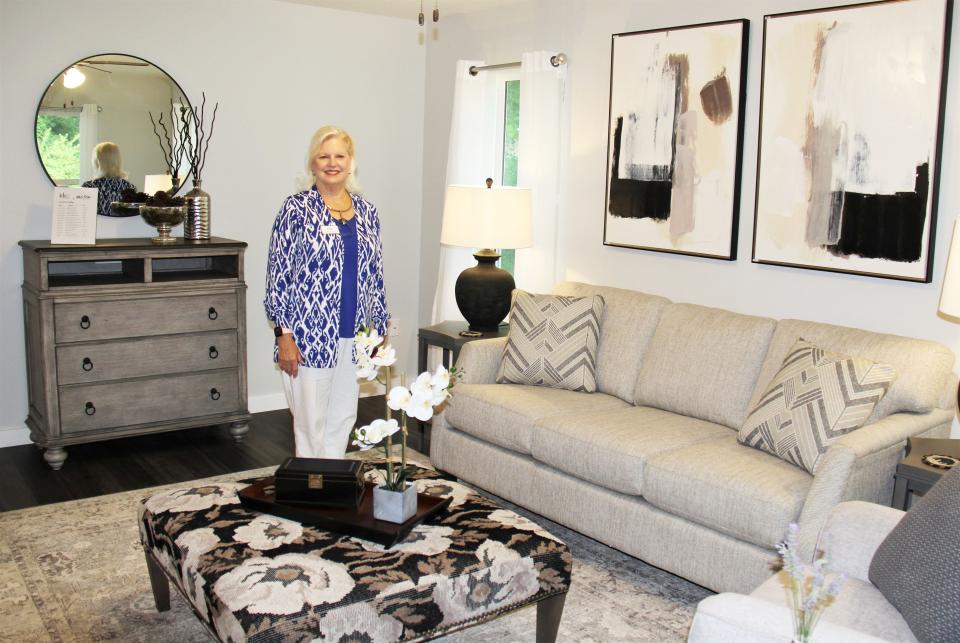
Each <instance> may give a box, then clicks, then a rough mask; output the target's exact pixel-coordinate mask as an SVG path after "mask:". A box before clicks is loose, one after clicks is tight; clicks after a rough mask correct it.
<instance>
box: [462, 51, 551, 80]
mask: <svg viewBox="0 0 960 643" xmlns="http://www.w3.org/2000/svg"><path fill="white" fill-rule="evenodd" d="M566 62H567V55H566V54H564V53H559V54H556V55H554V56H550V64H551V65H553V66H554V67H559V66H560V65H565V64H566ZM519 66H520V62H519V61H518V62H515V63H500V64H499V65H483V66H481V67H477V66H476V65H471V66H470V75H471V76H476V75H477V73H478V72H481V71H487V70H488V69H506V68H507V67H519Z"/></svg>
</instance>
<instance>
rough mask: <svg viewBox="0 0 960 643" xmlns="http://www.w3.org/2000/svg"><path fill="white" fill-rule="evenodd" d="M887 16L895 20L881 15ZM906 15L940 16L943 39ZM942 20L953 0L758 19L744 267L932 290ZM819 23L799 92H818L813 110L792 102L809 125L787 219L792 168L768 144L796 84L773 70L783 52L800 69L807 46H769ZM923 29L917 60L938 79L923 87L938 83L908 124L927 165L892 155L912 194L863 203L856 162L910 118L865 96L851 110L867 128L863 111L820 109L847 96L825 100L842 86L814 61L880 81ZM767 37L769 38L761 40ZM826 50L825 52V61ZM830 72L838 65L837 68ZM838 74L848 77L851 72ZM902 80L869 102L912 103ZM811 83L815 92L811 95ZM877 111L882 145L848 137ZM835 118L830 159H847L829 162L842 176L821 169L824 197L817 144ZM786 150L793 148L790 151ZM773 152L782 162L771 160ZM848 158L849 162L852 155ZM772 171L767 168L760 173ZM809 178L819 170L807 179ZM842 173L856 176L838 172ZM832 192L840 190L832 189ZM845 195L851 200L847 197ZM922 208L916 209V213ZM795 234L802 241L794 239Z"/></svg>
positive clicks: (942, 98) (903, 1) (945, 29)
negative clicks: (800, 190) (797, 199)
mask: <svg viewBox="0 0 960 643" xmlns="http://www.w3.org/2000/svg"><path fill="white" fill-rule="evenodd" d="M885 10H886V11H893V12H896V13H895V14H894V13H890V14H889V15H887V13H885ZM911 10H912V11H916V12H917V13H918V14H920V12H921V10H923V11H926V12H929V13H930V14H931V15H936V16H937V17H940V18H941V19H942V21H943V22H942V28H940V27H939V25H934V26H933V27H930V26H928V25H929V24H930V21H929V20H926V21H925V17H927V14H925V13H924V14H920V15H918V16H915V17H914V19H913V20H910V19H905V17H904V15H903V13H904V12H909V11H911ZM952 15H953V0H879V1H876V2H864V3H859V4H853V5H842V6H835V7H825V8H818V9H810V10H804V11H792V12H786V13H777V14H769V15H766V16H764V24H763V48H762V55H763V58H762V66H761V89H760V126H759V132H758V137H759V141H758V146H757V185H756V194H755V202H754V226H753V252H752V257H751V261H752V262H753V263H757V264H769V265H777V266H787V267H792V268H803V269H810V270H821V271H827V272H840V273H847V274H854V275H861V276H870V277H880V278H885V279H896V280H903V281H914V282H920V283H929V282H930V281H931V280H932V272H933V260H934V250H935V242H936V229H937V208H938V197H939V186H940V160H941V156H942V147H943V127H944V118H943V114H944V109H945V105H946V82H947V72H948V61H949V51H950V27H951V21H952ZM820 21H822V24H823V25H825V27H824V29H826V31H823V30H820V31H817V34H825V35H822V36H821V35H818V38H820V39H821V40H818V41H817V42H814V43H813V46H814V47H815V48H816V49H815V57H814V58H813V59H812V62H815V63H816V64H817V66H816V67H813V68H811V69H812V71H813V72H815V74H814V77H815V80H814V81H813V87H812V88H809V89H808V91H809V92H810V96H811V97H813V96H815V95H816V92H818V91H819V92H820V95H821V97H822V100H821V102H820V103H817V101H816V100H814V99H813V98H811V99H810V100H809V101H808V102H803V103H797V104H798V105H802V106H803V107H805V108H806V110H807V112H806V114H805V115H804V117H807V118H809V123H810V125H809V129H808V131H807V133H806V138H805V141H804V142H801V144H803V145H809V146H810V149H809V150H808V151H807V152H806V154H807V157H808V158H809V159H812V160H809V161H805V163H807V166H806V171H807V175H806V176H796V177H795V179H796V180H797V181H800V180H802V179H806V180H807V181H809V184H810V193H809V195H808V197H807V201H806V202H804V203H802V204H795V209H792V208H791V207H790V206H789V205H785V204H787V203H788V201H787V198H786V197H784V195H783V186H785V185H787V186H789V185H792V184H794V182H793V181H790V180H785V179H786V173H785V171H783V170H782V168H784V167H791V166H793V165H794V163H792V162H784V161H785V158H784V157H785V156H786V155H788V154H789V153H787V152H785V151H784V150H785V149H786V148H787V146H785V145H784V143H783V141H782V140H780V139H779V138H778V136H779V133H782V132H783V131H784V130H785V129H788V128H786V127H785V126H784V122H786V117H785V116H784V109H783V108H782V105H783V101H782V100H781V95H782V94H783V93H784V92H785V91H786V90H784V82H785V81H788V80H793V81H794V83H796V84H797V85H799V84H801V83H802V82H803V81H802V80H801V79H799V78H798V79H785V78H783V77H782V76H781V75H780V74H779V72H780V69H781V67H784V66H786V65H785V64H784V62H783V59H785V58H786V57H787V53H786V52H789V64H790V65H793V66H795V65H796V61H797V59H798V58H801V59H803V58H802V57H807V58H809V57H810V54H809V49H808V48H809V46H810V42H809V40H807V41H804V43H803V46H799V47H798V46H797V44H798V43H797V41H796V40H795V39H794V38H793V37H792V36H791V39H790V40H789V46H786V45H785V44H784V42H783V41H782V40H778V42H777V43H776V44H774V43H773V42H771V41H772V40H773V39H774V38H781V39H782V36H783V33H782V32H784V31H785V30H786V29H788V28H789V27H791V26H795V25H798V26H799V27H795V32H797V33H798V32H799V28H800V27H803V28H805V29H806V31H805V32H804V33H807V32H809V31H810V30H811V29H812V25H813V24H814V23H816V24H817V25H819V24H821V22H820ZM838 26H839V27H840V29H838V28H837V27H838ZM818 28H819V27H818ZM884 29H888V30H889V29H893V30H894V33H892V34H891V33H887V32H884V31H883V30H884ZM924 29H926V30H927V31H929V32H930V34H931V36H930V37H931V39H930V41H929V46H930V48H931V51H929V52H927V57H928V58H930V59H931V62H932V63H935V64H936V66H937V68H936V69H932V70H930V71H933V72H936V73H932V74H930V77H931V78H935V79H937V83H938V85H937V87H936V88H933V89H931V90H929V91H928V92H927V93H928V94H929V95H928V96H925V97H924V103H925V104H924V106H923V107H924V110H925V112H922V113H921V112H917V114H916V115H917V122H925V120H926V121H928V122H929V123H928V126H927V128H926V129H925V132H926V134H927V136H926V137H925V139H924V140H923V141H922V143H923V144H925V145H926V147H925V148H924V150H925V151H926V158H924V157H923V151H924V150H921V151H920V152H917V154H918V155H917V156H915V157H910V156H907V154H908V153H909V152H907V151H906V150H903V149H902V146H898V149H897V151H896V154H898V155H902V158H900V159H899V161H900V162H910V159H911V158H914V159H915V161H916V164H915V165H913V166H911V167H908V168H907V170H906V171H905V172H903V173H902V174H903V177H902V182H909V180H910V174H909V172H910V171H913V172H914V174H913V190H912V191H911V190H910V189H909V186H907V187H901V188H900V189H897V188H890V187H885V186H883V185H881V184H880V183H878V184H877V187H875V188H873V189H875V190H876V191H875V192H871V191H869V189H870V188H869V187H865V186H867V185H868V183H869V180H868V179H867V178H865V176H861V174H860V171H861V169H863V171H864V172H869V171H871V169H870V167H869V165H868V164H865V163H864V162H863V159H864V158H865V157H864V156H863V155H864V154H875V153H876V150H877V149H882V148H883V146H884V145H886V146H888V147H889V146H890V144H891V141H890V139H891V138H893V135H894V134H895V133H897V132H899V131H900V130H899V129H898V128H902V127H903V124H904V123H905V122H906V121H907V119H909V118H910V117H911V116H913V115H914V114H913V113H907V114H905V113H901V112H896V111H894V110H895V106H891V105H890V101H889V100H875V101H868V100H867V99H866V97H865V96H862V97H860V100H862V102H864V103H869V104H870V107H869V109H870V114H869V117H868V116H866V110H865V109H863V110H856V109H853V108H850V107H848V108H847V109H846V110H844V106H843V105H842V104H840V105H833V104H830V103H828V101H834V102H835V103H841V101H842V100H843V99H844V93H845V92H847V91H852V90H849V88H845V89H843V90H842V91H840V92H832V91H830V87H831V85H830V83H832V86H833V87H834V88H836V87H843V86H842V85H837V84H836V83H837V80H836V78H835V77H834V76H832V75H831V72H830V71H824V66H825V65H829V60H828V61H827V62H826V63H824V57H825V56H837V57H839V58H840V59H841V61H842V62H849V61H848V60H845V59H844V57H847V58H854V57H856V58H857V59H863V58H867V59H869V61H870V62H869V63H868V64H867V65H866V66H865V67H864V68H861V69H859V70H858V72H860V73H861V74H862V75H867V74H868V73H869V74H872V75H873V77H879V76H880V75H881V72H882V71H883V70H882V69H877V68H876V67H878V66H879V65H881V64H882V63H883V62H884V61H886V60H888V59H891V54H892V53H893V55H894V56H895V52H896V51H897V48H898V47H899V46H901V40H902V42H903V43H905V44H906V43H907V42H908V41H909V39H910V38H911V36H916V35H917V34H918V33H919V34H922V33H923V31H922V30H924ZM774 30H776V33H775V34H774V33H771V32H773V31H774ZM898 31H899V33H900V34H902V35H900V40H898V38H897V35H898V33H897V32H898ZM834 33H835V34H838V35H840V36H842V38H843V40H839V41H838V42H833V41H830V39H831V38H833V37H834ZM934 36H935V37H934ZM858 38H859V40H858ZM844 40H846V42H844ZM863 42H872V43H875V44H874V49H872V50H869V51H863V50H862V48H861V47H860V45H862V43H863ZM824 43H827V44H824ZM853 43H856V44H857V47H854V46H852V45H853ZM777 47H779V48H782V51H783V53H782V54H781V55H780V57H779V58H778V54H777V53H776V49H775V48H777ZM827 47H832V48H833V49H832V50H831V51H829V52H827V51H826V48H827ZM835 66H836V67H842V66H844V65H842V64H841V63H840V62H838V63H836V64H835ZM845 67H846V68H849V67H850V65H845ZM834 74H836V72H834ZM822 79H826V80H822ZM900 80H901V79H899V78H896V77H893V76H891V78H890V79H889V81H888V82H887V84H884V83H882V82H878V83H875V84H874V85H872V86H871V88H870V89H871V91H876V92H877V96H880V95H882V94H884V93H885V92H886V93H887V94H888V96H892V97H904V96H907V97H909V96H913V95H914V94H913V93H912V92H909V91H906V90H905V88H904V87H903V86H902V84H898V83H899V81H900ZM818 83H822V85H821V86H820V87H818V86H817V84H818ZM771 95H774V97H771ZM894 102H895V101H894ZM830 108H832V109H834V110H836V112H837V113H836V114H835V115H834V114H831V115H830V116H829V117H827V116H824V114H829V113H830V112H829V109H830ZM884 109H889V110H890V111H889V112H887V113H886V115H888V117H889V123H890V126H889V127H888V128H887V129H886V130H885V131H883V132H882V136H875V137H873V138H872V139H869V138H867V137H865V136H864V135H863V133H862V132H860V131H855V133H853V134H851V129H852V127H851V122H853V123H854V124H856V123H857V119H858V118H859V119H861V121H868V120H871V119H875V118H878V117H877V116H876V115H875V113H874V112H875V111H876V110H884ZM817 110H819V111H817ZM861 112H862V113H861ZM768 113H772V114H774V116H776V118H777V120H778V128H779V129H778V128H774V127H773V126H771V125H770V124H769V120H765V118H764V115H765V114H768ZM798 117H799V116H798V115H794V116H793V117H792V120H793V121H795V120H796V118H798ZM834 119H835V120H836V122H839V123H842V124H843V125H844V127H846V128H847V129H846V131H844V132H842V133H840V135H839V136H840V140H841V141H842V142H841V144H839V146H838V147H837V148H836V149H846V150H847V152H846V154H845V155H842V154H840V153H837V154H836V155H835V156H834V157H833V158H836V159H839V160H838V161H837V163H838V164H840V165H842V166H843V169H842V170H837V169H836V168H831V170H830V173H829V174H828V175H827V176H829V179H830V185H829V186H828V187H827V188H826V189H825V187H824V186H827V181H826V180H825V179H824V178H823V177H824V175H825V171H824V170H822V168H824V167H826V161H827V160H830V158H831V157H830V156H829V155H828V154H827V153H826V151H825V150H826V149H828V148H829V147H831V146H830V145H827V144H825V143H824V141H825V140H827V139H829V138H830V137H833V136H835V135H836V129H835V128H834V127H832V126H831V124H832V123H834V122H835V120H834ZM791 125H792V127H793V129H794V131H795V130H796V129H797V128H796V125H797V124H796V122H791ZM859 126H860V125H857V127H859ZM866 129H869V130H871V132H873V131H881V130H882V128H880V127H878V126H877V124H875V123H869V127H867V128H866ZM811 132H812V133H811ZM771 141H773V143H771ZM796 142H797V141H796V140H791V143H796ZM918 145H919V144H918ZM774 146H776V147H777V148H779V149H780V151H779V152H777V151H775V150H774ZM851 149H853V150H854V152H851V151H850V150H851ZM810 150H812V151H810ZM892 158H893V155H892V154H887V155H886V156H884V157H879V156H878V157H877V160H878V161H880V162H881V163H884V164H887V163H889V161H890V160H891V159H892ZM775 159H776V160H775ZM816 159H820V160H819V161H818V160H816ZM815 164H817V165H815ZM924 165H926V167H925V168H924ZM931 165H932V167H930V166H931ZM771 166H772V167H773V168H775V169H773V170H771V169H769V168H770V167H771ZM814 167H816V168H818V169H813V168H814ZM851 167H854V168H856V169H857V171H856V172H852V173H848V170H849V168H851ZM778 171H780V172H781V175H780V176H775V175H774V173H775V172H778ZM821 172H823V173H821ZM815 173H816V178H814V174H815ZM851 177H853V179H852V180H851ZM837 182H840V184H839V185H838V186H836V187H835V186H834V184H835V183H837ZM851 185H853V186H854V187H856V188H859V189H848V188H849V187H850V186H851ZM921 199H922V208H920V207H918V203H919V202H920V201H921ZM824 204H825V206H826V207H824ZM801 207H803V208H806V211H805V214H804V215H803V216H802V217H801V215H800V214H799V212H800V208H801ZM801 225H802V226H803V232H802V234H799V233H798V230H799V228H800V226H801Z"/></svg>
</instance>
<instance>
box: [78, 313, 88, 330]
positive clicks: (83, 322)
mask: <svg viewBox="0 0 960 643" xmlns="http://www.w3.org/2000/svg"><path fill="white" fill-rule="evenodd" d="M80 328H82V329H83V330H87V329H88V328H90V318H89V317H87V316H86V315H84V316H83V317H81V318H80Z"/></svg>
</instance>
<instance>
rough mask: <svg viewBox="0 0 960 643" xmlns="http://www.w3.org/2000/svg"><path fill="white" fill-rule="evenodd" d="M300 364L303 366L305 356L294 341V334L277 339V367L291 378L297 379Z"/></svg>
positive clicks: (285, 334) (286, 334) (287, 334)
mask: <svg viewBox="0 0 960 643" xmlns="http://www.w3.org/2000/svg"><path fill="white" fill-rule="evenodd" d="M300 364H303V355H301V354H300V349H299V348H298V347H297V342H295V341H294V340H293V334H292V333H284V334H283V335H281V336H280V337H278V338H277V365H278V366H279V367H280V370H281V371H283V372H284V373H286V374H287V375H289V376H290V377H296V376H297V370H298V368H299V366H300Z"/></svg>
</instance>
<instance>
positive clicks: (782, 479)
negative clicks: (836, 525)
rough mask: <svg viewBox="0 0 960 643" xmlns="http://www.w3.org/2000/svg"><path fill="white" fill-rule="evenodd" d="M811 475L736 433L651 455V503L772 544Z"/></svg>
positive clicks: (793, 515) (647, 480)
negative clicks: (747, 443) (752, 445)
mask: <svg viewBox="0 0 960 643" xmlns="http://www.w3.org/2000/svg"><path fill="white" fill-rule="evenodd" d="M812 482H813V476H811V475H810V474H809V473H807V472H806V471H804V470H802V469H799V468H797V467H795V466H793V465H792V464H789V463H787V462H784V461H783V460H781V459H779V458H776V457H774V456H772V455H769V454H767V453H764V452H762V451H758V450H756V449H751V448H750V447H746V446H743V445H742V444H739V443H738V442H737V435H736V433H734V432H732V431H730V432H728V434H727V435H725V436H723V437H720V438H716V439H713V440H705V441H701V442H698V443H697V444H693V445H690V446H687V447H681V448H679V449H674V450H672V451H667V452H666V453H662V454H660V455H657V456H654V457H652V458H650V459H648V460H647V464H646V467H645V468H644V474H643V497H644V498H645V499H646V500H647V501H648V502H650V504H652V505H654V506H655V507H658V508H660V509H663V510H664V511H667V512H669V513H672V514H676V515H678V516H681V517H683V518H686V519H688V520H692V521H693V522H697V523H700V524H701V525H704V526H705V527H710V528H712V529H716V530H717V531H720V532H723V533H725V534H728V535H730V536H734V537H735V538H739V539H740V540H746V541H748V542H751V543H753V544H755V545H759V546H761V547H766V548H769V549H771V550H772V549H773V546H774V544H775V543H777V542H779V541H781V540H783V535H784V534H785V533H786V531H787V525H788V524H790V523H791V522H796V521H797V519H798V517H799V516H800V510H801V508H802V507H803V502H804V500H805V499H806V497H807V492H808V491H809V489H810V485H811V483H812Z"/></svg>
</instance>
